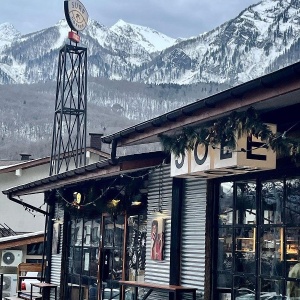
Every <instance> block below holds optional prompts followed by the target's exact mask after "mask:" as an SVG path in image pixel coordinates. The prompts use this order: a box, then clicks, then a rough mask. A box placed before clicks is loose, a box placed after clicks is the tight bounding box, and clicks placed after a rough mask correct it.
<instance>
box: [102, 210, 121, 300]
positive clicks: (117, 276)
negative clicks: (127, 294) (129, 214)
mask: <svg viewBox="0 0 300 300" xmlns="http://www.w3.org/2000/svg"><path fill="white" fill-rule="evenodd" d="M124 222H125V217H124V216H123V215H118V216H117V217H111V216H110V215H106V216H103V236H102V248H101V266H100V267H101V286H102V300H111V299H119V292H120V290H119V283H118V282H119V280H121V279H122V278H123V249H124V247H123V244H124V230H125V223H124Z"/></svg>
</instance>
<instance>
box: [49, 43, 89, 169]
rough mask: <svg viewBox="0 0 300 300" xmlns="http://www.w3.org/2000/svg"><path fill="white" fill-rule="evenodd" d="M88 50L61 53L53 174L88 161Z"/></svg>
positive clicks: (73, 48)
mask: <svg viewBox="0 0 300 300" xmlns="http://www.w3.org/2000/svg"><path fill="white" fill-rule="evenodd" d="M86 112H87V49H86V48H83V47H78V46H77V45H76V46H74V45H65V46H64V47H63V48H62V49H60V52H59V62H58V72H57V86H56V101H55V113H54V125H53V136H52V149H51V163H50V175H55V174H58V173H60V172H63V171H68V170H69V169H72V168H74V167H76V168H77V167H80V166H83V165H85V164H86V154H85V152H86V118H87V117H86Z"/></svg>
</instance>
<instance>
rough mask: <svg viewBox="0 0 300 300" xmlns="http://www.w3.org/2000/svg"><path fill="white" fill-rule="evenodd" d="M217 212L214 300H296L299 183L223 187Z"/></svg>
mask: <svg viewBox="0 0 300 300" xmlns="http://www.w3.org/2000/svg"><path fill="white" fill-rule="evenodd" d="M217 213H218V235H217V237H218V250H217V265H216V268H215V270H216V272H215V278H216V280H215V282H216V286H217V288H216V291H217V299H220V300H221V299H222V300H224V299H230V300H235V299H237V300H247V299H249V300H250V299H300V263H298V262H299V260H300V178H299V177H296V178H288V179H278V180H258V179H256V180H245V181H231V182H223V183H221V184H220V188H219V201H218V211H217ZM289 297H290V298H289Z"/></svg>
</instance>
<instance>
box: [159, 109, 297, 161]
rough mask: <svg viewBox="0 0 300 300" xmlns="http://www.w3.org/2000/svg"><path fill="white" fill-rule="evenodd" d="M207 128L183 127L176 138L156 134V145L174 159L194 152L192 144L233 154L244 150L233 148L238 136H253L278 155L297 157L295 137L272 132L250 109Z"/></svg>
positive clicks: (234, 113) (232, 114)
mask: <svg viewBox="0 0 300 300" xmlns="http://www.w3.org/2000/svg"><path fill="white" fill-rule="evenodd" d="M208 125H210V126H207V127H202V126H201V127H200V126H198V127H193V126H190V127H183V128H182V132H181V133H180V134H177V135H173V136H168V135H165V134H160V135H159V138H160V142H161V144H162V146H163V149H164V151H165V152H167V153H173V154H174V155H175V157H179V156H180V155H182V156H183V157H184V156H185V152H186V151H189V150H192V149H194V146H195V144H204V145H210V146H212V147H213V148H216V147H220V145H226V146H227V147H230V148H231V149H232V150H233V151H244V152H245V151H246V150H245V149H236V148H237V139H238V138H240V137H241V136H242V135H244V134H246V135H247V136H255V137H256V138H260V139H261V140H262V141H264V142H265V145H264V147H270V148H271V149H272V150H273V151H277V153H278V154H279V155H282V156H288V155H292V156H293V158H294V159H295V158H296V157H298V156H299V155H300V140H299V138H288V137H286V133H287V131H286V132H284V133H283V134H280V133H275V134H274V133H273V132H272V131H271V129H270V128H269V126H268V125H267V124H265V123H264V122H262V120H261V119H260V116H259V114H258V113H257V112H256V111H255V109H254V108H253V107H251V108H249V109H248V110H247V111H245V112H240V113H238V112H233V113H231V114H230V115H229V116H228V117H224V118H220V119H219V120H217V121H215V122H214V123H213V124H208Z"/></svg>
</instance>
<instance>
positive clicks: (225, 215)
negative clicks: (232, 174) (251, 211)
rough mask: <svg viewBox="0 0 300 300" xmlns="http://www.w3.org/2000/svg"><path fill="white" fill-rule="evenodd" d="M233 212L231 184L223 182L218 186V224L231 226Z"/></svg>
mask: <svg viewBox="0 0 300 300" xmlns="http://www.w3.org/2000/svg"><path fill="white" fill-rule="evenodd" d="M232 212H233V183H232V182H223V183H221V185H220V199H219V224H220V225H228V224H232V221H233V220H232V216H233V214H232Z"/></svg>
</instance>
